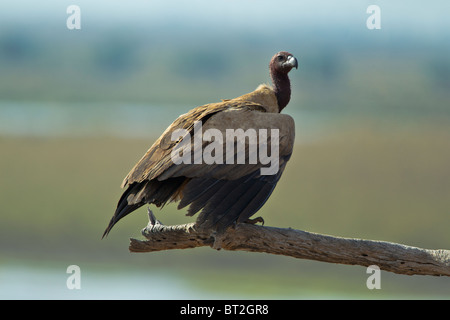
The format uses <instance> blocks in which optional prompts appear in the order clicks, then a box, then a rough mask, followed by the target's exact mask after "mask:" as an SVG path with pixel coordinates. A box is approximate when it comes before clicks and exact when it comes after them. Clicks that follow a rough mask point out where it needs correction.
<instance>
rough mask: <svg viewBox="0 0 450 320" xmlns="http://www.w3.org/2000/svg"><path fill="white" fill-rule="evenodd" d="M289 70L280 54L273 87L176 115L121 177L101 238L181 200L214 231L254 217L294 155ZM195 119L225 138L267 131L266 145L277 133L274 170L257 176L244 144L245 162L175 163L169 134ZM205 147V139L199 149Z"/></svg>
mask: <svg viewBox="0 0 450 320" xmlns="http://www.w3.org/2000/svg"><path fill="white" fill-rule="evenodd" d="M293 67H295V68H297V60H296V59H295V58H294V57H293V56H292V54H290V53H288V52H284V51H283V52H279V53H277V54H275V55H274V56H273V58H272V59H271V61H270V64H269V69H270V75H271V78H272V83H273V88H271V87H269V86H267V85H260V86H259V87H258V88H257V89H256V90H255V91H253V92H251V93H248V94H245V95H242V96H240V97H238V98H235V99H230V100H223V101H222V102H218V103H211V104H207V105H203V106H200V107H197V108H195V109H192V110H191V111H189V112H188V113H186V114H183V115H181V116H180V117H178V119H176V120H175V121H174V122H173V123H172V124H171V125H170V126H169V127H168V128H167V129H166V131H165V132H164V133H163V134H162V135H161V137H159V139H158V140H157V141H156V142H155V143H154V144H153V145H152V146H151V147H150V149H149V150H148V151H147V153H146V154H145V155H144V156H143V157H142V158H141V160H139V162H138V163H137V164H136V165H135V166H134V168H133V169H132V170H131V171H130V173H128V175H127V176H126V177H125V179H124V181H123V183H122V188H125V187H126V188H127V189H126V191H125V192H124V193H123V195H122V196H121V198H120V200H119V203H118V205H117V209H116V212H115V213H114V215H113V217H112V219H111V221H110V223H109V225H108V227H107V228H106V230H105V232H104V234H103V237H104V236H105V235H107V234H108V233H109V232H110V230H111V228H112V227H113V226H114V225H115V224H116V223H117V221H119V220H120V219H121V218H123V217H124V216H126V215H127V214H129V213H131V212H132V211H134V210H136V209H138V208H139V207H141V206H143V205H145V204H155V205H156V206H157V207H161V206H164V205H165V204H166V203H168V202H171V201H179V205H178V208H179V209H181V208H184V207H187V206H189V208H188V213H187V215H190V216H192V215H194V214H195V213H197V212H200V214H199V216H198V218H197V221H196V223H197V225H201V226H204V227H212V228H215V229H216V230H224V229H225V228H227V227H228V226H230V225H231V224H233V223H235V222H237V223H240V222H245V221H247V220H248V219H249V218H250V217H251V216H252V215H253V214H254V213H256V212H257V211H258V210H259V209H260V208H261V207H262V206H263V205H264V203H265V202H266V201H267V199H268V198H269V196H270V195H271V193H272V191H273V189H274V188H275V185H276V184H277V182H278V180H279V179H280V177H281V174H282V173H283V171H284V168H285V166H286V163H287V161H288V160H289V158H290V156H291V154H292V149H293V145H294V135H295V128H294V120H293V119H292V117H290V116H289V115H285V114H280V112H281V110H282V109H283V108H284V107H286V105H287V104H288V103H289V100H290V95H291V88H290V82H289V78H288V73H289V71H290V70H291V69H292V68H293ZM195 121H201V123H202V126H203V132H204V131H206V130H207V129H210V128H214V129H217V130H219V131H220V132H222V133H223V136H225V130H226V129H239V128H240V129H243V130H244V131H246V130H247V129H250V128H253V129H256V130H259V129H267V132H268V133H269V134H268V138H267V141H269V145H270V141H271V140H270V137H271V136H270V132H271V131H270V129H279V170H278V172H277V173H276V174H273V175H261V174H260V168H261V167H264V165H263V164H261V163H260V162H257V163H256V164H250V163H249V161H248V159H249V156H250V155H249V152H248V151H249V145H248V141H247V142H246V145H245V154H246V161H245V164H225V161H224V164H215V163H214V164H206V163H202V164H184V163H181V164H178V165H176V164H174V163H173V161H172V158H171V152H172V150H173V149H174V148H175V147H176V146H177V144H178V143H179V140H177V141H172V139H171V138H172V132H174V130H176V129H186V130H188V131H189V132H190V133H192V132H193V130H194V122H195ZM191 144H192V142H191ZM206 145H207V143H206V142H204V141H203V145H202V146H201V147H202V148H204V147H205V146H206ZM234 150H235V151H236V150H237V148H235V149H234ZM224 154H225V153H224ZM191 163H192V162H191Z"/></svg>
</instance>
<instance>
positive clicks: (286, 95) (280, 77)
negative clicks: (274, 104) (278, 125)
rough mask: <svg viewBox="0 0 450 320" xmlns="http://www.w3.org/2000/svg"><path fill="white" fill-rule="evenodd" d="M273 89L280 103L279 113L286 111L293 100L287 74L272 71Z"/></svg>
mask: <svg viewBox="0 0 450 320" xmlns="http://www.w3.org/2000/svg"><path fill="white" fill-rule="evenodd" d="M270 75H271V77H272V83H273V89H274V91H275V95H276V97H277V101H278V108H279V112H281V110H283V109H284V107H286V106H287V104H288V103H289V100H291V82H290V81H289V77H288V75H287V73H283V72H279V71H277V70H273V69H272V70H271V73H270Z"/></svg>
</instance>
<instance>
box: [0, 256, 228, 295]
mask: <svg viewBox="0 0 450 320" xmlns="http://www.w3.org/2000/svg"><path fill="white" fill-rule="evenodd" d="M105 267H107V266H105ZM80 268H81V273H80V282H79V283H80V289H69V288H68V286H67V280H68V278H69V277H70V276H71V275H72V273H66V268H64V267H63V268H51V267H32V266H31V265H22V264H21V265H17V264H4V265H0V299H2V300H16V299H26V300H31V299H32V300H36V299H38V300H54V299H58V300H60V299H151V300H153V299H207V298H208V299H214V298H220V297H221V295H220V294H214V293H210V292H202V291H200V290H196V289H195V288H192V287H191V286H189V283H187V282H186V281H184V280H183V279H182V278H181V277H178V276H177V275H175V274H172V273H168V272H167V273H165V272H161V271H156V272H152V271H148V272H144V271H138V272H136V271H135V270H132V271H129V270H124V272H117V271H116V272H111V271H108V270H107V269H104V270H101V269H98V268H90V267H83V266H81V267H80ZM126 271H128V272H126Z"/></svg>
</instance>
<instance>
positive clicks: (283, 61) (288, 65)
mask: <svg viewBox="0 0 450 320" xmlns="http://www.w3.org/2000/svg"><path fill="white" fill-rule="evenodd" d="M269 67H270V70H271V71H272V73H284V74H287V73H289V71H291V69H292V68H295V69H297V68H298V62H297V59H296V58H295V57H294V56H293V55H292V54H290V53H289V52H286V51H281V52H278V53H277V54H275V55H274V56H273V57H272V60H270V64H269Z"/></svg>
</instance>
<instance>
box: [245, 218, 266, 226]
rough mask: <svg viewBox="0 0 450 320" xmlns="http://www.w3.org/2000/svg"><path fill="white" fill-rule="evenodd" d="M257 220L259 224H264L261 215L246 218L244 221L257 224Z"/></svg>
mask: <svg viewBox="0 0 450 320" xmlns="http://www.w3.org/2000/svg"><path fill="white" fill-rule="evenodd" d="M258 222H261V225H262V226H263V225H264V219H263V217H256V218H254V219H247V220H246V221H245V223H248V224H253V225H255V224H257V223H258Z"/></svg>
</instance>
